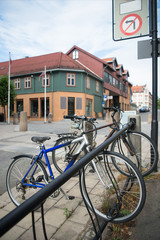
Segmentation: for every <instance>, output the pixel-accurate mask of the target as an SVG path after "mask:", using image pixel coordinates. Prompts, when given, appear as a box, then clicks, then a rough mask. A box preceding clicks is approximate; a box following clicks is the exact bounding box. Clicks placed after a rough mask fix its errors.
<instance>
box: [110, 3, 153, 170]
mask: <svg viewBox="0 0 160 240" xmlns="http://www.w3.org/2000/svg"><path fill="white" fill-rule="evenodd" d="M148 3H149V5H148ZM112 4H113V6H112V9H113V40H115V41H120V40H124V39H129V38H135V37H141V36H142V37H143V36H149V37H152V40H151V46H152V50H151V57H152V123H151V138H152V140H153V141H154V143H155V144H156V146H158V120H157V115H158V114H157V111H158V110H157V99H158V68H157V63H158V38H157V0H112ZM148 6H149V7H148ZM148 8H149V14H148ZM147 44H149V42H147ZM146 51H148V54H149V57H150V48H146ZM148 54H147V55H146V54H145V57H146V56H147V57H148ZM155 170H157V167H156V169H155Z"/></svg>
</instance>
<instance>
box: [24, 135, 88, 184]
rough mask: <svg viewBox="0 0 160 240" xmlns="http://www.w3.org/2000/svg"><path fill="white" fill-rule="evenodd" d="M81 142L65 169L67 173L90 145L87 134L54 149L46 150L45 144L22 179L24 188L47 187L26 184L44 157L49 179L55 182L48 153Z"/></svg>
mask: <svg viewBox="0 0 160 240" xmlns="http://www.w3.org/2000/svg"><path fill="white" fill-rule="evenodd" d="M79 142H80V146H79V147H78V149H77V150H76V152H75V154H74V156H73V158H72V160H71V161H70V163H69V164H68V165H67V167H66V168H65V170H64V172H65V171H67V170H68V169H69V168H70V167H71V166H72V165H73V164H74V163H75V161H76V159H77V157H78V155H79V154H80V152H81V151H82V149H83V148H84V146H88V145H89V142H88V139H87V137H86V136H85V134H82V136H80V137H78V138H76V139H74V140H72V141H68V142H66V143H63V144H60V145H58V146H55V147H52V148H48V149H46V148H45V146H44V144H42V145H41V146H40V148H41V151H40V153H39V154H38V156H37V157H36V158H35V159H33V162H32V164H31V166H30V168H29V169H28V171H27V172H26V174H25V176H24V177H23V179H22V184H23V186H28V187H38V188H43V187H44V186H45V184H43V183H39V182H34V183H33V184H31V183H27V182H25V179H26V177H27V175H28V174H29V172H30V171H31V169H32V168H33V167H34V166H35V165H36V162H37V161H41V159H42V157H43V156H44V157H45V161H46V165H47V167H48V170H49V177H50V178H51V179H52V180H54V179H55V178H54V175H53V171H52V168H51V165H50V162H49V159H48V155H47V153H49V152H52V151H54V150H56V149H59V148H62V147H65V146H68V145H70V144H72V143H79ZM36 168H37V165H36V166H35V169H34V171H33V173H32V175H31V177H30V181H31V182H32V177H33V176H34V173H35V172H36Z"/></svg>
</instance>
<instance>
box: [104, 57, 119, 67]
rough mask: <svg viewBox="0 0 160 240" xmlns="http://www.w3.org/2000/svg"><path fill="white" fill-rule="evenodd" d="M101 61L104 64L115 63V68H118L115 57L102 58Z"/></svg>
mask: <svg viewBox="0 0 160 240" xmlns="http://www.w3.org/2000/svg"><path fill="white" fill-rule="evenodd" d="M103 60H104V61H105V62H107V63H113V62H114V61H115V62H116V66H118V62H117V59H116V57H111V58H104V59H103Z"/></svg>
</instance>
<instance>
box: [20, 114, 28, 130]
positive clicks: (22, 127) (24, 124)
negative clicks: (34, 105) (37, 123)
mask: <svg viewBox="0 0 160 240" xmlns="http://www.w3.org/2000/svg"><path fill="white" fill-rule="evenodd" d="M27 128H28V127H27V113H26V112H20V128H19V130H20V131H27Z"/></svg>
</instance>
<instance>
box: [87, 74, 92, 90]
mask: <svg viewBox="0 0 160 240" xmlns="http://www.w3.org/2000/svg"><path fill="white" fill-rule="evenodd" d="M86 88H87V89H90V88H91V79H90V77H88V76H87V81H86Z"/></svg>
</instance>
